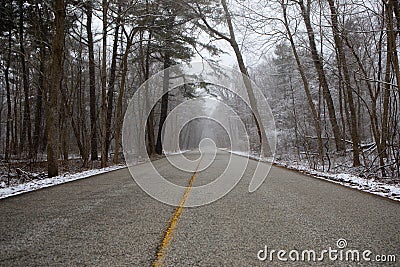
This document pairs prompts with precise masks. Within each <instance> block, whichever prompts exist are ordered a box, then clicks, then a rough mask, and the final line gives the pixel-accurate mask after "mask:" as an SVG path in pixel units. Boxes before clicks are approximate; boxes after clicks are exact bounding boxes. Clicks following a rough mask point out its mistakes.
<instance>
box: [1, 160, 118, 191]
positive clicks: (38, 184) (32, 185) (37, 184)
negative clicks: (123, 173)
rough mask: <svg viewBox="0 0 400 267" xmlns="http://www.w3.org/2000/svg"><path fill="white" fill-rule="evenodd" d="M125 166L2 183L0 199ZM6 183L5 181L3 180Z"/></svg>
mask: <svg viewBox="0 0 400 267" xmlns="http://www.w3.org/2000/svg"><path fill="white" fill-rule="evenodd" d="M122 168H125V166H124V165H115V166H110V167H106V168H102V169H94V170H88V171H84V172H79V173H74V174H69V173H65V174H63V175H60V176H56V177H53V178H45V179H42V180H34V181H31V182H28V183H23V184H19V185H16V186H11V187H5V184H4V185H2V186H1V187H5V188H0V199H3V198H7V197H11V196H16V195H19V194H22V193H26V192H30V191H34V190H38V189H41V188H45V187H50V186H54V185H59V184H63V183H68V182H71V181H75V180H79V179H84V178H88V177H91V176H94V175H97V174H102V173H106V172H110V171H114V170H118V169H122ZM3 183H4V182H3Z"/></svg>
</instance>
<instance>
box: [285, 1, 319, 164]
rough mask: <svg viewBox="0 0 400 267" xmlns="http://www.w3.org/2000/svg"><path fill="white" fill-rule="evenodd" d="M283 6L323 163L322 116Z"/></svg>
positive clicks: (290, 40)
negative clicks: (315, 101)
mask: <svg viewBox="0 0 400 267" xmlns="http://www.w3.org/2000/svg"><path fill="white" fill-rule="evenodd" d="M281 6H282V11H283V19H284V24H285V28H286V32H287V34H288V38H289V42H290V46H291V48H292V51H293V55H294V58H295V60H296V64H297V69H298V70H299V73H300V76H301V80H302V82H303V88H304V91H305V93H306V97H307V103H308V106H309V107H310V110H311V114H312V117H313V122H314V126H315V131H316V133H317V144H318V154H319V156H320V159H321V163H323V162H324V154H323V151H324V150H323V144H322V129H321V124H320V116H319V114H318V112H317V109H316V107H315V104H314V102H313V99H312V97H311V93H310V86H309V84H308V80H307V76H306V74H305V72H304V68H303V65H302V64H301V61H300V57H299V54H298V52H297V49H296V45H295V43H294V40H293V35H292V32H291V31H290V28H289V22H288V20H287V13H286V5H285V4H284V3H281Z"/></svg>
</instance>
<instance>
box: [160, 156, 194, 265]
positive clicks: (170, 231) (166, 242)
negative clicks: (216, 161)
mask: <svg viewBox="0 0 400 267" xmlns="http://www.w3.org/2000/svg"><path fill="white" fill-rule="evenodd" d="M200 163H201V159H200V161H199V164H198V165H197V167H196V170H195V172H194V173H193V175H192V178H190V181H189V184H188V185H187V186H186V190H185V193H184V194H183V197H182V199H181V202H180V203H179V206H178V207H177V208H176V210H175V212H174V215H173V216H172V218H171V219H170V220H169V226H168V228H167V230H166V231H165V235H164V239H163V240H162V242H161V246H160V248H159V249H158V252H157V259H156V261H155V262H154V264H153V266H154V267H161V266H162V265H163V262H164V258H165V256H166V254H167V252H168V249H169V246H170V244H171V240H172V237H173V235H174V232H175V229H176V226H177V224H178V219H179V216H181V214H182V211H183V205H185V202H186V200H187V198H188V197H189V193H190V189H191V188H192V186H193V183H194V180H195V179H196V175H197V170H198V169H199V166H200Z"/></svg>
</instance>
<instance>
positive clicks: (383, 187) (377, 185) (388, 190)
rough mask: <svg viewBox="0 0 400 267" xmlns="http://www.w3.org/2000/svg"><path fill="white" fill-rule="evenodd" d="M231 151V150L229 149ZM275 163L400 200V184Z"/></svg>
mask: <svg viewBox="0 0 400 267" xmlns="http://www.w3.org/2000/svg"><path fill="white" fill-rule="evenodd" d="M227 151H229V150H227ZM229 152H230V153H232V154H236V155H239V156H244V157H249V158H251V159H255V160H259V161H266V160H265V159H263V158H261V157H259V156H255V155H249V154H248V153H246V152H241V151H229ZM273 163H274V164H276V165H278V166H281V167H285V168H287V169H291V170H296V171H300V172H302V173H305V174H308V175H311V176H313V177H316V178H318V179H322V180H326V181H329V182H333V183H336V184H341V185H343V186H346V187H350V188H354V189H357V190H360V191H364V192H368V193H371V194H374V195H378V196H382V197H386V198H390V199H392V200H396V201H400V185H399V184H395V185H393V184H386V183H384V182H381V181H376V180H374V179H365V178H361V177H358V176H355V175H352V174H348V173H336V174H335V173H326V172H320V171H315V170H312V169H310V168H309V167H308V166H304V165H296V166H293V165H290V164H285V163H282V162H279V161H274V162H273Z"/></svg>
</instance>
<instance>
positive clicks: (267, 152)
mask: <svg viewBox="0 0 400 267" xmlns="http://www.w3.org/2000/svg"><path fill="white" fill-rule="evenodd" d="M221 3H222V6H223V8H224V13H225V16H226V22H227V24H228V28H229V35H230V38H228V39H229V43H230V45H231V46H232V48H233V51H234V52H235V55H236V59H237V62H238V65H239V69H240V71H241V73H242V75H243V81H244V85H245V87H246V91H247V95H248V97H249V103H250V107H251V110H252V113H253V117H254V120H255V122H256V126H257V131H258V136H259V138H260V143H261V145H262V151H261V153H262V154H263V156H272V150H271V147H270V144H269V141H268V138H267V135H266V133H265V129H264V126H263V124H262V121H261V117H260V114H259V112H258V107H257V101H256V99H255V96H254V92H253V88H252V85H251V81H250V78H249V73H248V71H247V68H246V65H245V63H244V60H243V56H242V52H241V51H240V48H239V45H238V43H237V41H236V38H235V31H234V28H233V23H232V18H231V15H230V13H229V10H228V5H227V3H226V0H222V1H221Z"/></svg>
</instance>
